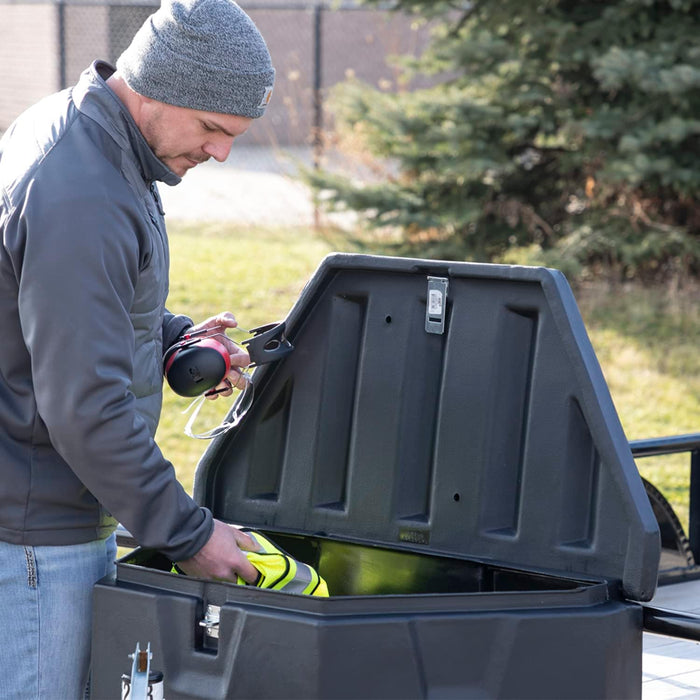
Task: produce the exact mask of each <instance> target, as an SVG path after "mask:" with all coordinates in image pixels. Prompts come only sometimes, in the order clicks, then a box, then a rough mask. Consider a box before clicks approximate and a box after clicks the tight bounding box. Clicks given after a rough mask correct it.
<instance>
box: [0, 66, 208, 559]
mask: <svg viewBox="0 0 700 700" xmlns="http://www.w3.org/2000/svg"><path fill="white" fill-rule="evenodd" d="M113 70H114V69H113V68H112V67H111V66H109V65H107V64H105V63H100V62H97V63H95V64H93V66H91V68H90V69H88V70H87V71H85V73H84V74H83V75H82V77H81V79H80V82H79V83H78V84H77V85H76V86H75V87H74V88H72V89H69V90H64V91H63V92H60V93H58V94H56V95H53V96H51V97H48V98H46V99H45V100H43V101H41V102H39V103H38V104H37V105H35V106H34V107H32V108H30V109H29V110H28V111H27V112H25V113H24V114H23V115H22V116H20V117H19V119H18V120H17V121H16V122H15V123H14V124H13V125H12V126H11V127H10V129H9V130H8V131H7V133H6V134H5V135H4V136H3V138H2V140H1V141H0V233H1V234H2V247H0V329H2V341H1V342H0V540H4V541H6V542H11V543H17V544H25V545H61V544H78V543H82V542H88V541H90V540H94V539H100V538H103V537H106V536H108V535H109V533H111V532H112V531H113V530H114V527H115V524H116V522H115V519H116V520H118V521H120V522H121V523H123V524H124V526H125V527H127V528H128V529H129V530H130V531H131V533H132V534H133V535H134V536H135V537H136V539H137V540H138V541H139V543H140V544H141V545H143V546H146V547H152V548H155V549H159V550H161V551H162V552H164V553H165V554H166V555H168V556H170V557H171V558H172V559H173V560H175V561H178V560H182V559H186V558H189V557H190V556H192V555H194V554H195V553H196V552H197V551H198V550H199V549H200V548H201V547H202V546H203V545H204V544H205V543H206V541H207V539H208V538H209V535H210V534H211V530H212V525H213V523H212V516H211V513H210V512H209V511H208V510H206V509H204V508H200V507H199V506H197V504H195V503H194V501H193V500H192V499H191V498H190V497H189V496H188V495H187V494H186V493H185V491H184V490H183V488H182V487H181V485H180V484H179V483H178V481H177V480H176V478H175V472H174V469H173V467H172V465H171V464H170V462H168V461H167V460H166V459H165V458H164V456H163V454H162V453H161V451H160V450H159V448H158V447H157V445H156V444H155V442H154V440H153V437H154V434H155V429H156V426H157V423H158V417H159V414H160V409H161V400H162V384H163V376H162V356H163V348H164V347H168V346H169V345H170V344H172V343H173V342H174V340H175V339H176V338H177V336H178V335H179V334H180V333H181V332H182V331H183V330H184V328H185V327H187V326H189V325H191V321H190V319H188V318H186V317H184V316H174V315H172V314H170V313H169V312H168V311H167V310H166V308H165V300H166V297H167V294H168V266H169V259H168V241H167V237H166V233H165V226H164V222H163V216H162V210H161V206H160V203H159V199H158V194H157V190H156V187H155V184H154V181H156V180H162V181H164V182H166V183H168V184H176V183H178V182H179V181H180V180H179V178H178V177H177V176H176V175H175V174H174V173H173V172H172V171H170V170H169V169H168V168H167V167H166V166H165V165H164V164H163V163H162V162H161V161H160V160H159V159H158V158H157V157H156V156H155V155H154V154H153V152H152V151H151V149H150V148H149V147H148V144H147V143H146V141H145V140H144V138H143V136H142V135H141V133H140V132H139V130H138V129H137V127H136V125H135V123H134V121H133V119H132V118H131V116H130V114H129V113H128V111H127V110H126V109H125V108H124V106H123V105H122V103H121V102H120V101H119V99H118V98H117V97H116V95H115V94H114V93H113V92H112V91H111V90H110V89H109V88H108V87H107V85H106V84H105V80H106V78H107V77H108V76H109V75H110V74H111V73H112V72H113Z"/></svg>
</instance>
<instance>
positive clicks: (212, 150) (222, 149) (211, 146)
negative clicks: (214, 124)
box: [203, 136, 233, 163]
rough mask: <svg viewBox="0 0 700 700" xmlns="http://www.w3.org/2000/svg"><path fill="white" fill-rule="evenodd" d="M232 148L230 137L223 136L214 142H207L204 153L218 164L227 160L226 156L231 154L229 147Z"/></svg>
mask: <svg viewBox="0 0 700 700" xmlns="http://www.w3.org/2000/svg"><path fill="white" fill-rule="evenodd" d="M232 146H233V137H232V136H223V137H221V138H218V139H216V140H212V141H208V142H207V143H206V144H205V145H204V148H203V150H204V152H205V153H206V154H207V155H208V156H211V157H212V158H213V159H214V160H218V161H219V163H223V162H224V161H225V160H226V159H227V158H228V154H229V153H230V152H231V147H232Z"/></svg>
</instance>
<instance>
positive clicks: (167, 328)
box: [163, 309, 194, 351]
mask: <svg viewBox="0 0 700 700" xmlns="http://www.w3.org/2000/svg"><path fill="white" fill-rule="evenodd" d="M193 325H194V322H193V321H192V319H191V318H189V317H188V316H183V315H182V314H178V315H175V314H173V313H170V311H168V310H167V309H166V311H165V317H164V318H163V350H164V351H165V350H167V349H168V348H169V347H170V346H171V345H172V344H173V343H174V342H175V341H176V340H177V339H178V338H179V337H180V336H181V335H182V334H183V333H184V332H185V330H187V329H188V328H191V327H192V326H193Z"/></svg>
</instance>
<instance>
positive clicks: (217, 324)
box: [189, 311, 250, 399]
mask: <svg viewBox="0 0 700 700" xmlns="http://www.w3.org/2000/svg"><path fill="white" fill-rule="evenodd" d="M236 326H238V321H236V317H235V316H234V315H233V314H232V313H231V312H230V311H224V312H222V313H220V314H217V315H216V316H211V317H210V318H208V319H207V320H206V321H202V323H198V324H197V325H196V326H193V327H192V328H191V329H189V331H201V330H209V329H216V328H220V329H221V334H220V335H217V336H216V340H218V341H220V342H221V343H222V344H223V345H224V346H225V347H226V349H227V350H228V352H229V355H230V357H231V370H230V371H229V373H228V374H227V375H226V377H224V379H223V381H222V382H221V383H220V384H218V385H217V386H216V387H214V390H213V391H212V392H211V393H210V394H208V395H207V398H208V399H216V398H218V397H219V396H230V395H231V394H232V393H233V389H234V388H235V389H245V386H246V378H245V377H244V376H243V375H242V374H241V370H242V369H243V368H245V367H247V366H248V365H249V364H250V356H249V355H248V353H247V352H246V351H245V350H244V349H243V348H242V347H241V346H240V345H236V343H234V342H233V341H232V340H231V339H230V338H229V337H227V336H226V329H227V328H236Z"/></svg>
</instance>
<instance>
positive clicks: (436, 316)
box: [425, 277, 449, 335]
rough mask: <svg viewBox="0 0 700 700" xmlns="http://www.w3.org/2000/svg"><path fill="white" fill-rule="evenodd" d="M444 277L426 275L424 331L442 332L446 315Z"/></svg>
mask: <svg viewBox="0 0 700 700" xmlns="http://www.w3.org/2000/svg"><path fill="white" fill-rule="evenodd" d="M448 286H449V280H448V279H447V278H445V277H428V298H427V302H426V304H425V331H426V333H437V334H440V335H441V334H443V333H444V332H445V316H446V315H447V287H448Z"/></svg>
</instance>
